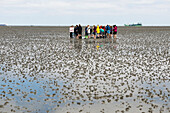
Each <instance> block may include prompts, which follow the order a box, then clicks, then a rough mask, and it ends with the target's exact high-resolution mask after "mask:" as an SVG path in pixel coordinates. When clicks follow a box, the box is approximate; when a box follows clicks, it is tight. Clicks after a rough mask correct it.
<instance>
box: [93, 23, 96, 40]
mask: <svg viewBox="0 0 170 113" xmlns="http://www.w3.org/2000/svg"><path fill="white" fill-rule="evenodd" d="M93 35H94V39H96V26H95V25H94V26H93Z"/></svg>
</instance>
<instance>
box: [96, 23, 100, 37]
mask: <svg viewBox="0 0 170 113" xmlns="http://www.w3.org/2000/svg"><path fill="white" fill-rule="evenodd" d="M96 31H97V38H99V33H100V28H99V25H97V29H96Z"/></svg>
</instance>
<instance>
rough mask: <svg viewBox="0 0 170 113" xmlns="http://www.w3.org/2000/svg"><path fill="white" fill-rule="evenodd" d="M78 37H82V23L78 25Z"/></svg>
mask: <svg viewBox="0 0 170 113" xmlns="http://www.w3.org/2000/svg"><path fill="white" fill-rule="evenodd" d="M78 38H79V39H82V27H81V25H80V24H79V26H78Z"/></svg>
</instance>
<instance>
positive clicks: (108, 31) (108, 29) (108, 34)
mask: <svg viewBox="0 0 170 113" xmlns="http://www.w3.org/2000/svg"><path fill="white" fill-rule="evenodd" d="M106 31H107V38H110V26H109V25H107V26H106Z"/></svg>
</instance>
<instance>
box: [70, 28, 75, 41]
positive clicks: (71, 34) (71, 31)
mask: <svg viewBox="0 0 170 113" xmlns="http://www.w3.org/2000/svg"><path fill="white" fill-rule="evenodd" d="M73 37H74V26H73V25H72V26H70V38H73Z"/></svg>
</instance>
